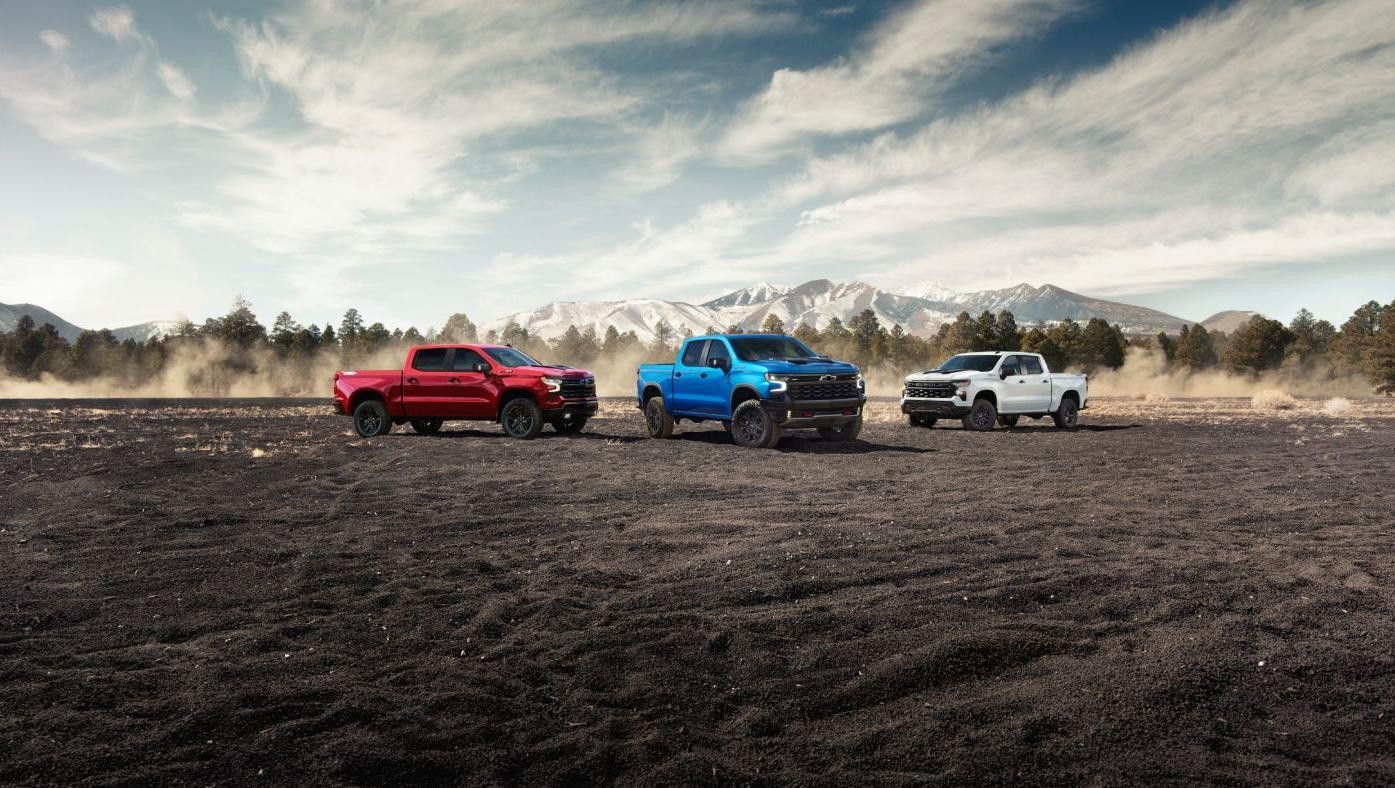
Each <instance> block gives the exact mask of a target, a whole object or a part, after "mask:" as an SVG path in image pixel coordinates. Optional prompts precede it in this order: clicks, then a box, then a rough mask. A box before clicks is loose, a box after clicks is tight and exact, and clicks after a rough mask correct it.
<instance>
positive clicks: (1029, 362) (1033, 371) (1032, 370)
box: [1017, 356, 1042, 375]
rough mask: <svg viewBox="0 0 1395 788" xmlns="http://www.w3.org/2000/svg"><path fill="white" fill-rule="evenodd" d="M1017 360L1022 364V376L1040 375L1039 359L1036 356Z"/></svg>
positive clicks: (1020, 357) (1022, 357) (1021, 357)
mask: <svg viewBox="0 0 1395 788" xmlns="http://www.w3.org/2000/svg"><path fill="white" fill-rule="evenodd" d="M1017 360H1018V361H1021V362H1022V374H1023V375H1040V374H1041V372H1042V369H1041V359H1039V358H1037V357H1036V356H1018V357H1017Z"/></svg>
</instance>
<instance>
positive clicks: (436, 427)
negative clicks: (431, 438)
mask: <svg viewBox="0 0 1395 788" xmlns="http://www.w3.org/2000/svg"><path fill="white" fill-rule="evenodd" d="M444 421H445V419H412V429H413V430H414V431H416V432H418V433H420V434H422V435H435V434H436V433H438V432H440V431H441V424H442V422H444Z"/></svg>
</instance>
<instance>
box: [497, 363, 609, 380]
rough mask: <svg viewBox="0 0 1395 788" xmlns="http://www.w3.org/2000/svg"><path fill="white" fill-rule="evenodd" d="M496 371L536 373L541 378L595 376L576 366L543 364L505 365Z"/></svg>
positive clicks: (524, 373)
mask: <svg viewBox="0 0 1395 788" xmlns="http://www.w3.org/2000/svg"><path fill="white" fill-rule="evenodd" d="M495 373H496V374H499V375H534V376H537V377H540V378H542V377H548V378H569V379H579V378H590V377H594V375H592V374H591V372H590V370H585V369H576V368H574V367H549V366H543V365H541V364H539V365H538V366H535V367H505V368H503V369H496V370H495Z"/></svg>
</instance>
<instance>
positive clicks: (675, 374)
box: [673, 372, 683, 378]
mask: <svg viewBox="0 0 1395 788" xmlns="http://www.w3.org/2000/svg"><path fill="white" fill-rule="evenodd" d="M673 376H674V377H675V378H681V377H683V373H682V372H675V373H673Z"/></svg>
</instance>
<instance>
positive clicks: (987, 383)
mask: <svg viewBox="0 0 1395 788" xmlns="http://www.w3.org/2000/svg"><path fill="white" fill-rule="evenodd" d="M1089 403H1090V392H1089V389H1088V388H1087V384H1086V376H1085V375H1073V374H1068V373H1060V372H1051V371H1050V370H1049V369H1047V366H1046V359H1044V358H1042V357H1041V356H1040V355H1038V354H1036V353H1017V352H1009V351H993V352H986V353H960V354H959V355H957V356H954V357H952V358H950V359H949V360H948V361H946V362H945V363H943V364H941V365H940V366H938V367H936V368H935V369H931V370H927V371H925V372H917V373H916V374H914V375H908V376H907V377H906V388H905V389H903V390H902V392H901V412H902V413H904V414H906V415H907V416H908V417H909V418H910V422H911V424H913V425H916V426H919V427H930V426H933V425H934V424H935V421H936V419H939V418H941V417H951V416H953V417H956V418H958V419H960V420H961V421H962V422H963V424H964V429H966V430H977V431H979V432H986V431H988V430H991V429H993V427H994V425H996V424H1002V425H1004V426H1007V427H1015V426H1017V419H1018V418H1019V417H1021V416H1027V417H1029V418H1033V419H1039V418H1041V417H1042V416H1050V417H1051V418H1052V420H1053V421H1055V422H1056V426H1057V427H1060V428H1061V429H1067V430H1069V429H1074V428H1075V425H1076V424H1077V423H1078V422H1079V420H1080V411H1081V410H1083V409H1084V408H1085V407H1087V406H1088V405H1089Z"/></svg>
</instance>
